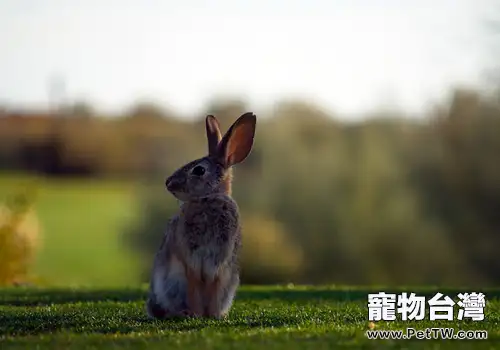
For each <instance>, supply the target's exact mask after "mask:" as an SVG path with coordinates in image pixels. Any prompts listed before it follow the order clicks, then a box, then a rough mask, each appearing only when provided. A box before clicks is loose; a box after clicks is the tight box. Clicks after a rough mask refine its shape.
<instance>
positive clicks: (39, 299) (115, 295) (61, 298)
mask: <svg viewBox="0 0 500 350" xmlns="http://www.w3.org/2000/svg"><path fill="white" fill-rule="evenodd" d="M379 291H384V292H386V293H401V292H407V293H412V292H414V293H417V294H418V295H422V296H426V297H432V296H434V295H435V294H436V293H437V292H440V293H443V294H445V295H448V296H450V297H452V298H453V297H455V296H456V295H457V294H458V293H460V292H483V293H485V295H486V298H487V299H488V300H492V299H498V298H499V297H500V290H498V289H486V290H480V289H452V288H438V287H436V288H412V287H407V288H403V287H400V288H392V289H390V288H387V289H386V288H374V289H369V288H366V289H359V288H352V289H348V288H343V289H328V288H323V289H321V288H316V289H315V288H310V289H304V290H302V289H287V288H276V287H269V288H263V287H259V288H251V287H250V288H245V287H243V288H241V289H240V290H239V291H238V293H237V296H236V299H237V300H239V301H262V300H282V301H289V302H311V301H322V300H324V301H338V302H353V301H365V302H366V301H367V295H368V294H369V293H377V292H379ZM146 296H147V294H146V291H145V290H144V289H141V288H136V289H109V290H106V289H102V290H97V289H96V290H94V289H30V288H9V289H3V290H2V289H0V305H10V306H44V305H45V306H48V305H57V304H70V303H82V302H83V303H85V302H140V301H145V300H146Z"/></svg>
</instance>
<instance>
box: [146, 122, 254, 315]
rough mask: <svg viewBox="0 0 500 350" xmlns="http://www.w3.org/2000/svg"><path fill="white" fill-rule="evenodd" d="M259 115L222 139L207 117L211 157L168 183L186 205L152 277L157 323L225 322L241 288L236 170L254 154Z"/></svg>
mask: <svg viewBox="0 0 500 350" xmlns="http://www.w3.org/2000/svg"><path fill="white" fill-rule="evenodd" d="M255 126H256V116H255V115H254V114H253V113H245V114H243V115H242V116H241V117H239V118H238V119H237V120H236V121H235V122H234V123H233V125H232V126H231V127H230V128H229V130H228V131H227V133H226V134H225V135H224V137H222V134H221V131H220V125H219V122H218V121H217V119H216V118H215V117H214V116H211V115H209V116H207V117H206V133H207V139H208V155H207V156H205V157H203V158H199V159H196V160H193V161H191V162H189V163H187V164H186V165H184V166H182V167H181V168H179V169H178V170H176V171H175V172H174V173H173V174H172V175H171V176H170V177H168V178H167V179H166V182H165V185H166V188H167V190H168V191H169V192H170V193H171V194H172V195H174V196H175V197H176V198H177V199H178V200H180V201H181V203H182V204H181V207H180V212H179V213H178V214H176V215H175V216H174V217H172V218H171V219H170V221H169V223H168V226H167V230H166V232H165V235H164V237H163V241H162V243H161V246H160V249H159V250H158V252H157V254H156V256H155V259H154V263H153V271H152V274H151V282H150V290H149V296H148V300H147V302H146V310H147V313H148V315H149V316H150V317H152V318H160V319H161V318H168V317H173V316H194V317H212V318H221V317H224V316H225V315H226V314H227V313H228V311H229V309H230V308H231V305H232V303H233V299H234V296H235V294H236V289H237V288H238V286H239V282H240V277H239V265H238V254H239V252H240V248H241V226H240V216H239V210H238V205H237V204H236V202H235V201H234V200H233V199H232V198H231V180H232V166H233V165H235V164H238V163H241V162H242V161H243V160H245V158H246V157H247V156H248V155H249V154H250V151H251V149H252V146H253V140H254V135H255Z"/></svg>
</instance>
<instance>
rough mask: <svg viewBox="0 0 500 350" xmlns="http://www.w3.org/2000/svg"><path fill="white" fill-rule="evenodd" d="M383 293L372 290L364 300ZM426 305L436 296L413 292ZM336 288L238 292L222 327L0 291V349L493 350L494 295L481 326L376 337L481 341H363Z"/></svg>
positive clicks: (134, 301)
mask: <svg viewBox="0 0 500 350" xmlns="http://www.w3.org/2000/svg"><path fill="white" fill-rule="evenodd" d="M381 290H383V291H388V290H386V289H383V288H382V289H373V290H371V292H374V291H376V292H378V291H381ZM401 291H407V292H410V291H413V292H416V293H419V294H420V295H427V296H428V297H430V296H432V295H434V294H435V293H436V292H437V291H439V292H443V293H444V294H447V295H449V296H451V297H454V296H455V295H456V293H457V292H458V291H454V290H446V289H442V288H438V289H435V290H434V291H432V290H430V289H421V290H416V289H415V288H405V289H401ZM368 292H370V290H363V289H351V288H339V287H332V288H327V287H322V288H320V287H315V288H305V287H301V288H299V287H293V288H287V287H242V288H241V289H240V290H239V292H238V296H237V300H236V302H235V305H234V307H233V309H232V310H231V312H230V314H229V316H228V318H227V319H224V320H220V321H217V320H203V319H177V320H168V321H158V320H150V319H148V318H147V317H146V314H145V312H144V300H145V298H146V289H145V288H142V289H141V288H137V289H121V290H120V289H114V290H96V289H74V290H63V289H60V290H33V289H22V288H20V289H4V290H0V348H1V349H10V348H17V349H34V348H37V349H69V348H75V349H76V348H93V349H111V348H130V349H193V350H194V349H230V348H234V349H259V350H262V349H268V348H269V349H306V348H310V349H316V350H318V349H330V348H352V349H357V348H363V349H385V348H392V349H450V350H451V349H497V348H499V347H500V327H499V325H500V323H499V322H500V302H499V300H498V297H499V295H500V290H489V291H483V292H485V293H486V296H487V299H488V304H487V307H486V309H485V314H486V320H485V321H482V322H471V321H449V322H448V321H437V322H436V321H434V322H432V321H429V320H428V318H427V317H426V320H424V321H413V322H401V321H396V322H378V323H377V324H376V326H375V329H393V330H397V329H406V327H414V328H417V329H425V328H434V327H453V328H454V329H455V331H458V330H473V329H476V330H477V329H479V330H483V329H484V330H487V331H488V332H489V337H488V339H487V340H462V341H458V340H455V341H454V340H446V341H443V340H400V341H394V340H385V341H380V340H369V339H367V337H366V336H365V331H366V330H367V329H368V322H367V315H368V312H367V293H368Z"/></svg>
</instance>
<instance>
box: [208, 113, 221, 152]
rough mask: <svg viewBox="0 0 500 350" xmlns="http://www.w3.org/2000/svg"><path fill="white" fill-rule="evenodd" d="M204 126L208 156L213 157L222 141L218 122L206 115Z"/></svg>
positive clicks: (211, 116)
mask: <svg viewBox="0 0 500 350" xmlns="http://www.w3.org/2000/svg"><path fill="white" fill-rule="evenodd" d="M205 126H206V129H207V140H208V155H210V156H213V157H215V156H217V150H218V146H219V143H220V141H221V139H222V135H221V133H220V125H219V121H218V120H217V118H215V117H214V116H213V115H207V118H206V119H205Z"/></svg>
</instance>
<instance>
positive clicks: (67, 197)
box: [0, 174, 138, 287]
mask: <svg viewBox="0 0 500 350" xmlns="http://www.w3.org/2000/svg"><path fill="white" fill-rule="evenodd" d="M25 185H35V186H36V188H37V190H38V199H37V202H36V211H37V215H38V218H39V220H40V223H41V229H42V232H41V239H42V240H41V244H42V245H41V249H40V251H39V254H38V255H37V258H36V263H35V264H34V271H33V272H34V275H35V276H36V277H37V279H38V280H39V281H41V282H42V283H45V284H48V285H51V286H63V285H90V286H96V287H98V286H101V287H104V286H107V287H116V286H124V285H130V284H134V283H135V282H136V280H137V276H138V270H137V269H138V264H137V261H136V260H135V259H134V256H133V255H132V254H130V253H128V252H127V250H126V249H125V247H124V245H123V244H122V241H121V237H122V236H121V235H122V233H123V232H124V229H125V228H126V226H127V225H130V223H132V222H133V220H134V219H135V218H136V214H137V209H136V207H135V204H136V202H135V200H134V197H133V194H134V192H133V189H134V188H133V186H132V185H131V184H129V183H125V182H118V181H106V180H63V179H46V178H35V177H31V176H23V175H12V174H7V175H5V174H4V175H2V176H0V201H1V202H3V201H4V200H5V198H6V196H7V195H9V194H11V193H13V192H14V191H16V190H17V189H18V188H23V187H24V186H25Z"/></svg>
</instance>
